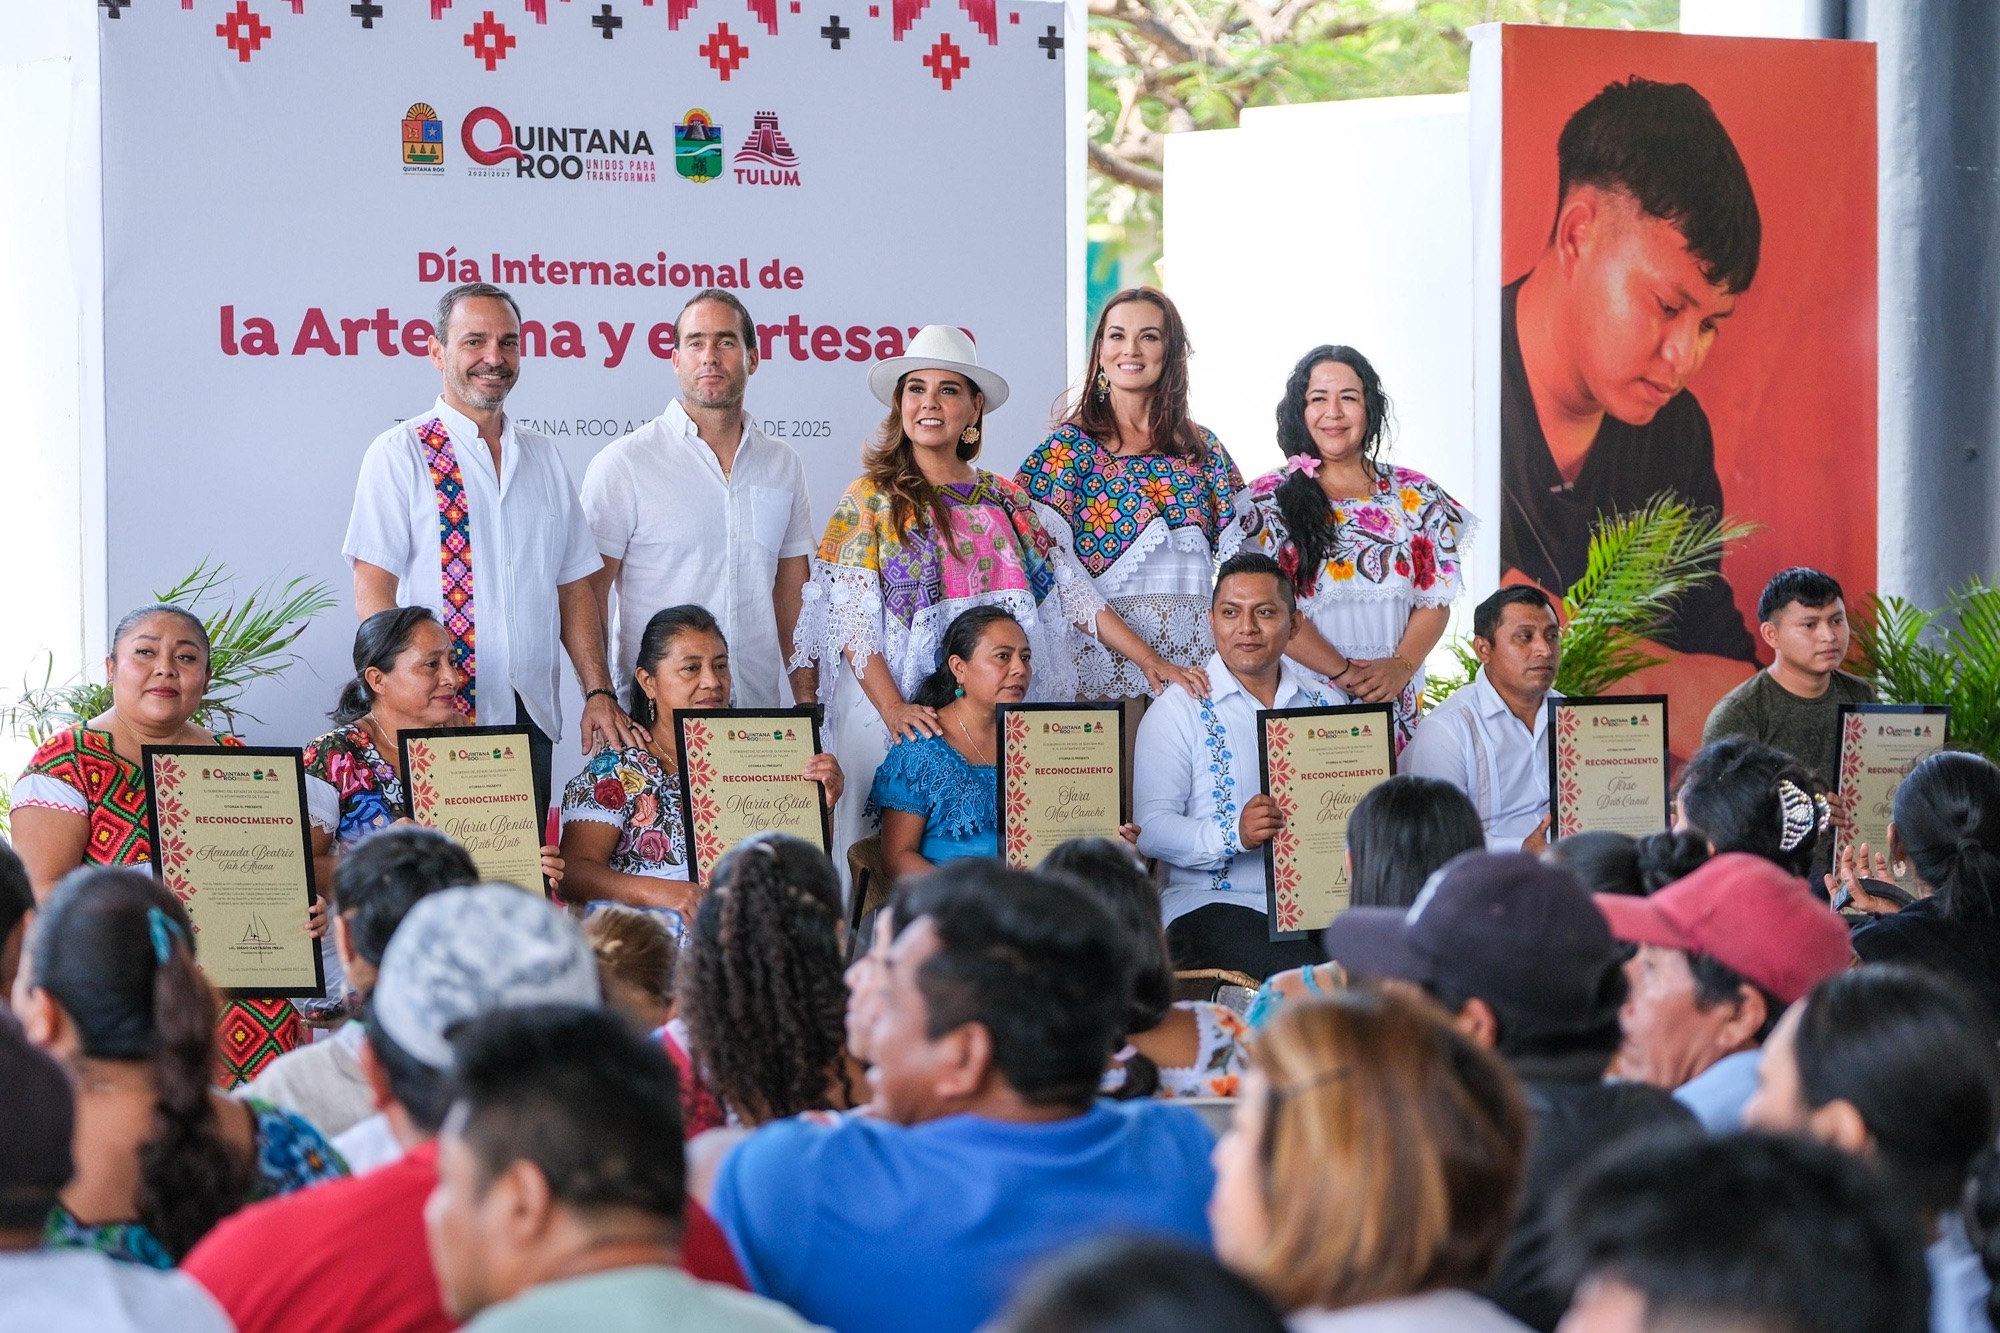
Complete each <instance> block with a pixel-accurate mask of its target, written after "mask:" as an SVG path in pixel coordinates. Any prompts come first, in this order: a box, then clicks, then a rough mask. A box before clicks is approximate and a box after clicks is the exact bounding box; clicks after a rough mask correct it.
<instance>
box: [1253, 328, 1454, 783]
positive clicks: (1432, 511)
mask: <svg viewBox="0 0 2000 1333" xmlns="http://www.w3.org/2000/svg"><path fill="white" fill-rule="evenodd" d="M1388 420H1389V399H1388V395H1386V394H1385V393H1383V392H1382V380H1381V377H1380V376H1378V375H1377V374H1376V373H1375V368H1374V367H1373V366H1371V365H1369V364H1368V358H1367V357H1365V356H1363V355H1361V353H1359V352H1357V351H1355V350H1354V349H1353V348H1352V347H1341V346H1332V345H1329V346H1323V347H1315V348H1314V349H1313V350H1312V351H1310V352H1308V353H1306V354H1305V356H1304V357H1303V358H1302V359H1301V360H1300V361H1299V363H1298V365H1297V366H1295V367H1293V369H1292V375H1291V378H1290V379H1289V380H1287V381H1286V383H1285V397H1284V401H1283V402H1281V403H1279V404H1278V447H1279V448H1280V449H1282V450H1283V451H1284V453H1285V466H1284V467H1283V468H1281V469H1279V470H1278V471H1276V472H1270V473H1266V474H1265V475H1264V476H1261V477H1259V478H1257V480H1256V481H1254V482H1252V483H1251V484H1250V488H1249V489H1248V490H1246V491H1245V492H1244V493H1243V494H1242V496H1240V497H1239V498H1238V500H1237V506H1236V509H1237V514H1236V522H1235V525H1234V526H1233V527H1232V528H1231V529H1230V530H1229V532H1228V533H1226V534H1225V535H1224V536H1223V539H1222V545H1221V550H1220V557H1221V558H1222V559H1224V560H1227V559H1228V558H1229V557H1230V556H1232V555H1234V554H1235V553H1236V552H1237V551H1238V550H1240V549H1242V548H1243V546H1244V545H1245V544H1246V543H1247V544H1249V545H1251V546H1253V547H1255V548H1256V549H1258V550H1261V551H1263V552H1265V553H1266V554H1268V555H1270V556H1272V557H1273V558H1274V559H1276V560H1277V562H1278V564H1279V566H1280V567H1281V568H1283V569H1284V571H1285V573H1286V574H1287V575H1288V576H1290V578H1291V580H1292V583H1293V586H1294V587H1295V588H1296V589H1297V590H1298V597H1299V610H1300V611H1302V612H1303V613H1304V615H1303V616H1302V618H1301V620H1300V629H1299V632H1298V633H1297V634H1296V635H1295V636H1293V638H1292V642H1291V646H1290V647H1289V648H1287V649H1286V650H1285V652H1286V655H1287V656H1288V657H1290V658H1291V659H1292V660H1293V661H1295V662H1297V663H1298V664H1299V665H1301V666H1303V667H1305V668H1307V669H1308V670H1310V671H1316V672H1318V673H1319V674H1320V675H1322V676H1324V677H1325V678H1326V679H1327V680H1329V681H1331V682H1332V683H1333V684H1334V685H1336V686H1338V687H1339V688H1340V689H1341V690H1342V691H1344V692H1345V693H1347V694H1348V695H1350V696H1351V697H1353V698H1354V699H1356V700H1359V701H1362V702H1366V703H1387V704H1389V705H1391V707H1392V708H1393V709H1394V710H1395V715H1396V748H1397V750H1399V751H1400V750H1401V749H1402V748H1403V746H1404V745H1405V744H1407V743H1408V741H1409V739H1410V734H1411V732H1412V731H1413V730H1414V729H1415V727H1416V724H1417V713H1418V710H1419V705H1420V700H1421V698H1422V695H1423V684H1424V667H1423V663H1424V658H1425V657H1427V656H1428V655H1429V654H1430V651H1431V649H1433V648H1435V647H1436V646H1437V642H1438V640H1439V639H1440V638H1442V637H1443V636H1444V627H1445V621H1446V620H1447V619H1448V618H1449V616H1450V614H1451V611H1450V608H1451V604H1452V603H1453V602H1454V601H1456V600H1458V595H1459V593H1460V592H1462V591H1463V590H1464V580H1463V578H1462V577H1461V568H1460V560H1461V555H1460V553H1461V551H1462V550H1463V549H1464V546H1465V544H1466V543H1467V542H1468V541H1469V540H1470V539H1471V536H1472V532H1473V529H1474V528H1475V527H1476V526H1477V520H1476V519H1474V518H1473V516H1472V515H1471V514H1469V513H1467V512H1466V511H1465V509H1464V507H1463V506H1461V505H1460V504H1459V503H1458V501H1456V500H1454V499H1452V498H1451V496H1450V495H1448V494H1446V493H1445V490H1444V488H1443V487H1441V486H1439V485H1438V484H1437V483H1436V482H1434V481H1432V480H1431V479H1430V478H1429V477H1426V476H1425V475H1424V474H1423V473H1421V472H1417V471H1414V470H1412V469H1410V468H1404V467H1391V466H1389V465H1388V464H1387V463H1384V462H1382V461H1381V459H1380V452H1381V448H1382V442H1383V437H1384V433H1385V429H1386V427H1387V425H1388Z"/></svg>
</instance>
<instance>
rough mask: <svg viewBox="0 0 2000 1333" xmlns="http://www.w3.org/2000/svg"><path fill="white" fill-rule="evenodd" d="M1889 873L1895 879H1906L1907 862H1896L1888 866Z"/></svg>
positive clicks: (1908, 875) (1908, 873)
mask: <svg viewBox="0 0 2000 1333" xmlns="http://www.w3.org/2000/svg"><path fill="white" fill-rule="evenodd" d="M1889 873H1890V874H1892V875H1894V876H1895V877H1896V878H1897V879H1908V878H1909V877H1910V866H1909V862H1907V861H1898V862H1896V863H1895V864H1894V865H1892V866H1890V867H1889Z"/></svg>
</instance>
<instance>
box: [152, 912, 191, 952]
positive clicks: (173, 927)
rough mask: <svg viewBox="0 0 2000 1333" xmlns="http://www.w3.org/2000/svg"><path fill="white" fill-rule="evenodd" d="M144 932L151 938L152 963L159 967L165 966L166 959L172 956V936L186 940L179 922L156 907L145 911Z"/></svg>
mask: <svg viewBox="0 0 2000 1333" xmlns="http://www.w3.org/2000/svg"><path fill="white" fill-rule="evenodd" d="M146 931H147V933H148V934H150V935H151V936H152V937H153V961H154V962H155V963H158V964H160V965H161V966H165V964H166V961H167V959H168V958H170V957H172V956H173V952H174V936H176V935H179V936H180V937H181V938H182V939H183V940H185V939H186V938H187V935H186V934H185V933H184V932H183V931H182V930H181V926H180V922H178V921H176V920H174V919H173V918H172V917H170V916H168V915H167V914H166V913H165V912H162V911H161V910H160V909H159V908H157V907H148V908H147V909H146Z"/></svg>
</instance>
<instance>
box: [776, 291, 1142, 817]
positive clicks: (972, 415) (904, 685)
mask: <svg viewBox="0 0 2000 1333" xmlns="http://www.w3.org/2000/svg"><path fill="white" fill-rule="evenodd" d="M868 387H869V389H870V390H871V391H872V392H873V393H874V395H875V396H876V397H877V398H879V399H880V400H881V401H882V402H883V403H884V404H886V405H887V406H888V407H889V409H890V414H889V417H888V419H887V420H885V421H884V422H883V423H882V428H881V432H880V434H879V435H878V436H877V438H876V440H875V441H874V443H872V444H871V445H870V446H869V447H868V449H867V450H866V451H865V452H864V453H863V455H862V461H863V465H864V468H865V471H864V472H863V474H862V476H861V477H860V479H858V480H857V481H855V482H854V484H853V485H851V486H849V487H848V488H847V490H846V492H845V493H844V494H842V495H841V497H840V503H839V504H838V505H836V506H835V508H834V511H833V518H832V521H831V522H829V523H828V524H827V529H826V536H825V538H824V539H823V540H822V541H821V542H820V548H819V554H818V555H817V556H816V557H815V558H814V560H813V573H812V580H811V582H810V583H808V584H807V586H806V589H805V605H804V607H803V609H802V610H801V612H800V614H799V626H798V634H797V638H796V641H795V647H796V653H795V656H794V657H793V659H792V664H793V666H795V667H796V666H803V665H805V664H807V663H810V662H814V661H817V662H818V663H820V666H821V670H820V700H821V702H822V703H824V704H825V705H826V708H827V726H828V729H829V731H830V732H831V733H832V735H833V747H834V751H835V753H836V754H838V755H839V757H840V762H841V767H842V768H843V769H845V770H846V772H847V774H848V779H849V783H850V786H849V788H848V792H849V797H848V799H846V800H844V801H843V802H842V806H841V809H840V811H839V812H838V813H837V815H836V821H835V829H834V842H835V853H836V856H839V855H842V854H844V849H845V848H846V846H847V845H848V844H851V843H852V842H853V841H854V840H855V839H856V838H857V837H859V836H860V835H861V834H862V832H863V829H862V806H863V801H864V798H865V796H866V794H867V792H868V790H869V784H870V782H871V781H872V779H873V775H874V771H875V767H876V765H877V764H879V763H880V762H881V759H882V756H883V755H884V754H886V753H887V752H888V746H889V741H890V739H891V738H892V737H893V738H895V739H898V740H916V739H918V738H920V737H924V736H945V737H946V738H947V739H948V740H950V741H951V742H952V744H953V745H954V747H962V750H963V753H965V754H966V755H967V758H968V759H969V760H970V761H971V762H974V763H991V762H993V757H992V743H993V734H992V733H993V720H992V719H991V718H990V717H982V718H971V719H963V718H956V717H954V719H953V721H954V722H957V723H962V724H963V725H961V726H955V727H953V728H952V729H951V730H950V732H949V733H948V732H947V728H946V725H945V722H944V720H943V719H942V718H941V717H940V715H939V712H938V710H936V709H932V708H926V707H923V706H921V705H918V704H913V703H910V702H909V700H910V699H912V698H914V697H915V694H916V689H917V686H918V684H919V683H921V682H922V681H923V679H924V677H926V676H928V675H930V674H931V672H932V671H934V670H935V669H936V668H937V666H938V661H937V652H938V645H939V643H940V642H941V641H942V639H943V636H944V631H945V629H946V627H947V626H949V625H950V624H951V622H952V621H953V620H954V619H955V618H956V617H957V616H958V614H959V613H960V612H962V611H965V610H968V609H969V608H971V607H974V606H999V607H1003V608H1005V609H1006V610H1007V611H1008V612H1009V613H1010V614H1012V615H1013V617H1014V619H1015V620H1017V621H1018V622H1020V625H1021V628H1022V629H1024V630H1025V631H1026V632H1027V636H1028V646H1029V650H1030V652H1031V653H1032V654H1033V661H1034V671H1035V677H1034V687H1033V693H1032V697H1034V698H1036V699H1057V700H1068V699H1074V698H1075V697H1076V695H1077V680H1076V659H1077V652H1076V644H1075V639H1076V637H1077V636H1079V635H1093V634H1094V635H1096V636H1098V637H1100V638H1101V639H1102V640H1103V641H1104V642H1105V643H1107V644H1109V645H1110V646H1111V647H1112V648H1114V649H1117V650H1119V651H1121V652H1127V651H1129V652H1130V653H1132V654H1133V655H1135V656H1144V657H1150V656H1152V654H1151V650H1150V649H1148V648H1147V647H1146V646H1145V644H1144V643H1143V642H1142V641H1140V639H1139V637H1138V636H1137V635H1136V634H1134V633H1132V631H1131V630H1130V629H1129V628H1127V626H1126V625H1125V623H1124V622H1123V621H1122V620H1119V619H1118V617H1117V616H1116V615H1115V614H1113V613H1112V612H1111V611H1110V610H1108V609H1107V608H1106V606H1105V604H1104V599H1103V598H1102V597H1100V596H1098V594H1097V591H1096V589H1095V588H1094V587H1093V586H1092V584H1091V580H1090V577H1089V575H1088V574H1086V573H1085V572H1084V570H1083V569H1082V567H1081V566H1079V565H1078V564H1077V562H1076V556H1075V553H1074V552H1072V551H1071V550H1070V549H1069V547H1068V546H1067V545H1066V544H1064V543H1062V542H1059V541H1056V540H1055V539H1054V538H1052V537H1051V536H1050V534H1049V533H1048V531H1047V530H1046V529H1045V528H1044V527H1043V526H1042V524H1041V522H1040V520H1039V519H1037V518H1036V517H1035V514H1034V510H1033V507H1032V506H1031V505H1030V503H1029V501H1028V497H1027V495H1026V494H1025V493H1023V492H1022V491H1021V489H1020V488H1019V487H1018V486H1016V485H1015V484H1014V483H1013V482H1012V481H1010V480H1008V479H1007V478H1005V477H1002V476H998V475H996V474H995V473H992V472H987V471H985V470H983V469H980V468H976V467H974V466H973V465H972V460H973V459H975V458H976V457H978V455H979V447H980V443H981V432H982V431H983V429H984V422H985V416H986V413H988V412H991V411H993V410H994V409H996V408H998V407H999V406H1000V405H1001V404H1002V403H1004V402H1006V401H1007V381H1006V380H1004V379H1002V378H1001V377H1000V376H999V375H996V374H994V373H993V372H992V371H991V370H988V369H987V368H986V367H984V366H982V365H981V364H980V363H979V354H978V351H977V350H976V349H975V348H974V347H973V344H972V340H971V339H970V338H968V337H967V336H966V335H965V334H964V333H963V332H961V331H960V330H958V329H955V328H951V327H949V326H947V325H941V324H933V325H930V326H929V327H927V328H924V329H922V330H920V331H919V332H918V334H917V336H916V337H915V338H913V339H911V341H910V346H909V351H908V354H906V355H904V356H899V357H890V358H888V359H886V360H883V361H878V362H876V363H875V365H874V366H873V367H871V368H870V370H869V372H868ZM940 533H942V534H945V539H944V540H942V541H940V540H939V534H940ZM843 657H844V658H845V659H846V660H847V661H848V663H849V664H850V666H851V669H850V670H846V671H836V670H832V669H830V668H831V667H832V665H833V663H834V662H835V661H837V660H839V659H841V658H843ZM864 704H865V705H872V707H868V706H864ZM961 732H963V733H964V734H960V733H961Z"/></svg>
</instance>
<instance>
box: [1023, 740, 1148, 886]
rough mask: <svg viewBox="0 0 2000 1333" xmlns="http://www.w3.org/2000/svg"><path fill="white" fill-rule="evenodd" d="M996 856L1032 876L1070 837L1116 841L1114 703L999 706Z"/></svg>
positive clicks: (1119, 765)
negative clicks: (998, 839)
mask: <svg viewBox="0 0 2000 1333" xmlns="http://www.w3.org/2000/svg"><path fill="white" fill-rule="evenodd" d="M999 711H1000V727H999V737H1000V741H999V747H1000V753H999V773H998V775H997V780H998V782H999V783H1000V849H1001V854H1002V855H1003V856H1004V857H1005V858H1006V861H1007V864H1008V865H1010V866H1013V867H1015V868H1016V869H1018V870H1033V869H1034V868H1035V867H1036V866H1039V865H1040V864H1041V863H1042V859H1043V858H1044V857H1046V856H1047V855H1048V854H1049V853H1050V852H1052V851H1054V850H1055V849H1056V848H1058V847H1060V846H1062V844H1064V843H1066V842H1068V841H1070V840H1071V839H1073V838H1115V837H1117V836H1118V826H1119V825H1120V824H1123V823H1124V822H1125V811H1124V806H1123V797H1122V795H1121V793H1122V791H1123V784H1122V783H1121V782H1120V780H1119V779H1120V777H1121V775H1122V774H1123V772H1124V757H1125V714H1124V710H1123V709H1122V708H1121V707H1120V706H1119V705H1118V704H1116V703H1075V704H1002V705H1000V710H999Z"/></svg>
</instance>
